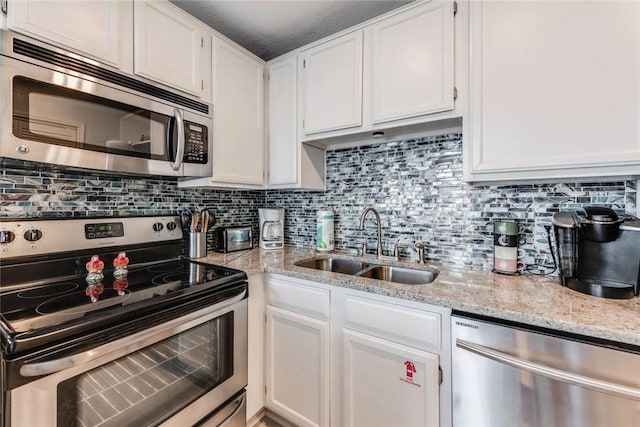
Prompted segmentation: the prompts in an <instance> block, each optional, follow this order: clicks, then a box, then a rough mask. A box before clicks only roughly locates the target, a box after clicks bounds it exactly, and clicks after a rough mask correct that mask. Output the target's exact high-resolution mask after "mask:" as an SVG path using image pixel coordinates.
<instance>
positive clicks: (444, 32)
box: [365, 0, 453, 124]
mask: <svg viewBox="0 0 640 427" xmlns="http://www.w3.org/2000/svg"><path fill="white" fill-rule="evenodd" d="M366 31H367V37H366V39H365V45H367V48H366V52H367V53H369V52H370V60H369V61H368V66H367V71H370V76H371V78H372V91H373V94H372V95H373V96H372V102H373V107H372V120H373V123H374V124H375V123H381V122H385V121H389V120H397V119H402V118H408V117H413V116H419V115H424V114H429V113H435V112H439V111H446V110H451V109H453V2H451V1H446V0H443V1H441V0H432V1H430V2H428V3H426V4H424V5H422V6H419V7H416V8H414V9H411V10H409V11H407V12H405V13H401V14H399V15H396V16H393V17H391V18H388V19H385V20H383V21H380V22H379V23H377V24H375V25H372V26H371V27H369V28H367V30H366ZM369 42H370V43H369Z"/></svg>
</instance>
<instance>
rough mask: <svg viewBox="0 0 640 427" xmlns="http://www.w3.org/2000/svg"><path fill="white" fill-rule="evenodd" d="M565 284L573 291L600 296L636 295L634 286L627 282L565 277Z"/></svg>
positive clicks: (624, 297) (619, 297) (620, 297)
mask: <svg viewBox="0 0 640 427" xmlns="http://www.w3.org/2000/svg"><path fill="white" fill-rule="evenodd" d="M565 286H566V287H567V288H569V289H573V290H574V291H578V292H582V293H583V294H588V295H593V296H596V297H601V298H613V299H627V298H633V297H634V296H635V295H636V289H635V286H634V285H632V284H629V283H617V282H611V281H599V280H578V279H574V278H567V279H565Z"/></svg>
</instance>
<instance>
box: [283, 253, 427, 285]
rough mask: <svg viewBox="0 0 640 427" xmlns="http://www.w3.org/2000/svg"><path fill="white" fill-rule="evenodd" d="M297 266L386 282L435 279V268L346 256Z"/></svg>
mask: <svg viewBox="0 0 640 427" xmlns="http://www.w3.org/2000/svg"><path fill="white" fill-rule="evenodd" d="M295 265H297V266H298V267H305V268H312V269H314V270H323V271H331V272H333V273H341V274H348V275H351V276H358V277H367V278H369V279H378V280H385V281H387V282H394V283H402V284H405V285H426V284H428V283H431V282H433V281H434V280H435V278H436V276H437V275H438V272H437V271H436V270H417V269H413V268H405V267H397V266H391V265H381V264H375V263H371V262H368V261H360V260H354V259H348V258H336V257H330V258H312V259H308V260H302V261H298V262H296V263H295Z"/></svg>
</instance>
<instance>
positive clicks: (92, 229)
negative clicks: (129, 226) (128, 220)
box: [84, 222, 124, 239]
mask: <svg viewBox="0 0 640 427" xmlns="http://www.w3.org/2000/svg"><path fill="white" fill-rule="evenodd" d="M84 236H85V237H86V238H87V239H106V238H109V237H122V236H124V226H123V225H122V223H121V222H102V223H99V224H85V226H84Z"/></svg>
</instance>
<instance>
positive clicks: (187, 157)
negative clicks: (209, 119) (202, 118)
mask: <svg viewBox="0 0 640 427" xmlns="http://www.w3.org/2000/svg"><path fill="white" fill-rule="evenodd" d="M184 132H185V146H184V157H183V159H182V160H183V161H184V162H186V163H200V164H205V163H207V160H208V156H209V148H208V147H209V144H208V140H209V138H208V136H207V135H208V132H209V129H208V128H207V127H206V126H203V125H200V124H195V123H191V122H188V121H185V122H184Z"/></svg>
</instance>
